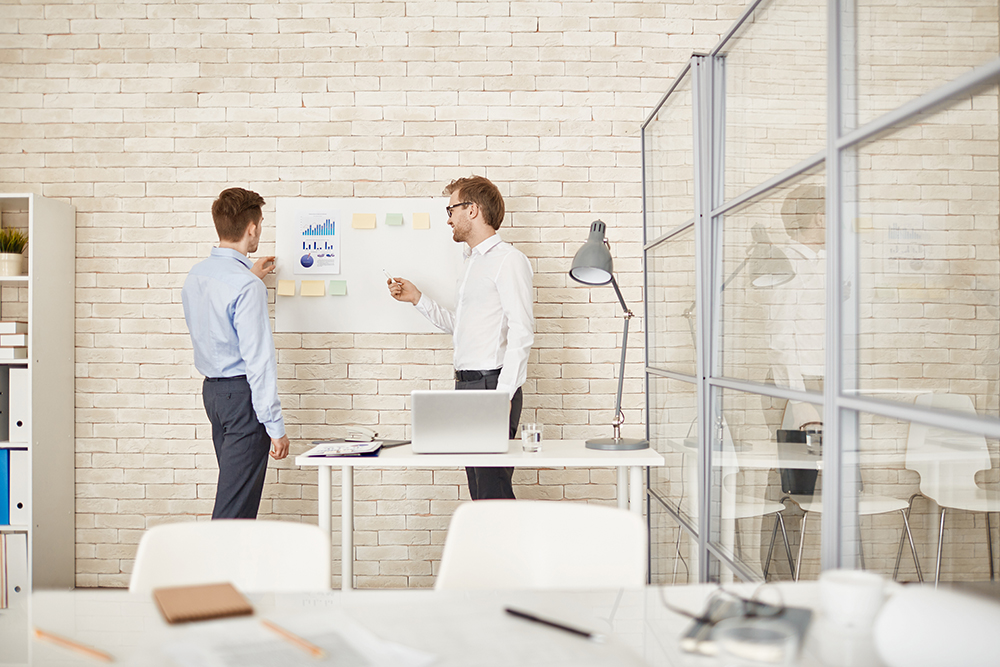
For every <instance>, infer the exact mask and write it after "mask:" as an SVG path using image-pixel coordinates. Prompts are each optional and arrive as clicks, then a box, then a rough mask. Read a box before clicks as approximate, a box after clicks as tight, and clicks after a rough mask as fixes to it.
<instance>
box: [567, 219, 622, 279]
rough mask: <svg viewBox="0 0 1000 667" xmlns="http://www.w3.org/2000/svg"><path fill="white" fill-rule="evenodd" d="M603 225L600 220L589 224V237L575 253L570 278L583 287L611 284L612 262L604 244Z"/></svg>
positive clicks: (609, 252)
mask: <svg viewBox="0 0 1000 667" xmlns="http://www.w3.org/2000/svg"><path fill="white" fill-rule="evenodd" d="M604 230H605V225H604V223H603V222H601V221H600V220H595V221H594V222H592V223H591V224H590V237H589V238H588V239H587V242H586V243H584V244H583V246H582V247H581V248H580V249H579V250H577V251H576V255H575V256H574V257H573V266H572V267H570V270H569V275H570V277H571V278H572V279H573V280H575V281H577V282H578V283H583V284H584V285H607V284H608V283H609V282H611V276H612V269H613V266H612V264H613V262H612V261H611V251H610V250H609V249H608V246H607V245H605V244H604Z"/></svg>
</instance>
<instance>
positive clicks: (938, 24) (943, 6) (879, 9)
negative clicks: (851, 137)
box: [845, 0, 1000, 127]
mask: <svg viewBox="0 0 1000 667" xmlns="http://www.w3.org/2000/svg"><path fill="white" fill-rule="evenodd" d="M856 5H857V10H856V11H857V19H856V20H854V21H853V23H854V30H856V31H857V37H858V38H857V52H858V54H857V59H858V76H857V80H858V117H859V124H864V123H866V122H868V121H869V120H872V119H874V118H877V117H878V116H880V115H882V114H884V113H885V112H887V111H891V110H892V109H895V108H896V107H898V106H900V105H902V104H903V103H904V102H907V101H909V100H911V99H913V98H915V97H919V96H920V95H923V94H924V93H927V92H929V91H931V90H933V89H935V88H937V87H938V86H940V85H942V84H944V83H947V82H948V81H951V80H952V79H954V78H956V77H958V76H959V75H961V74H964V73H965V72H967V71H968V70H970V69H972V68H973V67H976V66H977V65H982V64H983V63H986V62H989V61H991V60H993V59H994V58H996V57H997V52H998V51H1000V37H998V34H1000V33H998V26H1000V13H998V6H997V0H856ZM845 6H847V7H849V6H850V3H845ZM848 11H850V10H848ZM851 126H852V124H851V123H850V121H848V127H851Z"/></svg>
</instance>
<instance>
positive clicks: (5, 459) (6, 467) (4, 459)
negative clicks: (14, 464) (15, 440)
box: [0, 449, 10, 526]
mask: <svg viewBox="0 0 1000 667" xmlns="http://www.w3.org/2000/svg"><path fill="white" fill-rule="evenodd" d="M9 524H10V450H9V449H0V526H7V525H9Z"/></svg>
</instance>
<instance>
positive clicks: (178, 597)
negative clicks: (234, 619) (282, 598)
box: [153, 583, 253, 623]
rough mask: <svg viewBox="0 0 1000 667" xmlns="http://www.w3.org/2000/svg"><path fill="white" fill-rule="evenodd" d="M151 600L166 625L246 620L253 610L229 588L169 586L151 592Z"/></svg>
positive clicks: (208, 585) (244, 599) (216, 586)
mask: <svg viewBox="0 0 1000 667" xmlns="http://www.w3.org/2000/svg"><path fill="white" fill-rule="evenodd" d="M153 599H154V600H156V606H158V607H159V608H160V613H162V614H163V618H165V619H166V621H167V623H184V622H186V621H206V620H208V619H211V618H224V617H226V616H246V615H248V614H252V613H253V606H251V604H250V602H248V601H247V599H246V598H245V597H243V595H242V594H241V593H240V592H239V591H238V590H236V588H234V587H233V585H232V584H229V583H226V584H203V585H200V586H172V587H169V588H157V589H154V590H153Z"/></svg>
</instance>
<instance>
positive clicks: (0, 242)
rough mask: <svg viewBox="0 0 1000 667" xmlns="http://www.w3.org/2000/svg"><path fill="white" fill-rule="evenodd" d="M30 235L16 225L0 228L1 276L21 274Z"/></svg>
mask: <svg viewBox="0 0 1000 667" xmlns="http://www.w3.org/2000/svg"><path fill="white" fill-rule="evenodd" d="M27 245H28V235H27V234H25V233H24V232H22V231H21V230H20V229H15V228H14V227H4V228H2V229H0V276H19V275H21V264H22V260H23V257H22V253H23V252H24V248H25V247H26V246H27Z"/></svg>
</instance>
